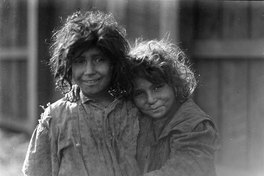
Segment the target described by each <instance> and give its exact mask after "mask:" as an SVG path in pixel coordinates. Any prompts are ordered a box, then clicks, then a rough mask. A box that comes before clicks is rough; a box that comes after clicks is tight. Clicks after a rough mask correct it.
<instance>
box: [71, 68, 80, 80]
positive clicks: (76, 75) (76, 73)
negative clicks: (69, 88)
mask: <svg viewBox="0 0 264 176" xmlns="http://www.w3.org/2000/svg"><path fill="white" fill-rule="evenodd" d="M81 73H82V69H81V68H80V67H76V66H73V67H72V79H73V80H77V79H78V78H79V77H80V76H81Z"/></svg>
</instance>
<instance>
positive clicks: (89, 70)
mask: <svg viewBox="0 0 264 176" xmlns="http://www.w3.org/2000/svg"><path fill="white" fill-rule="evenodd" d="M84 69H85V70H84V73H85V74H87V75H89V74H93V73H94V72H95V68H94V65H93V63H92V62H89V61H88V62H85V66H84Z"/></svg>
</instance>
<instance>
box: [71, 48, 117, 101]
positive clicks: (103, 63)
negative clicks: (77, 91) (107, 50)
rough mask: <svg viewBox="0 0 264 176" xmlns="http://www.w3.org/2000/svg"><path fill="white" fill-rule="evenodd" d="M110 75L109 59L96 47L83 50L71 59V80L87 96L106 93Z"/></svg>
mask: <svg viewBox="0 0 264 176" xmlns="http://www.w3.org/2000/svg"><path fill="white" fill-rule="evenodd" d="M111 77H112V66H111V62H110V59H109V58H108V57H106V56H105V55H103V53H102V52H101V51H100V50H99V49H97V48H90V49H88V50H86V51H84V52H83V53H82V54H80V55H79V56H78V57H77V58H75V59H74V61H73V64H72V78H73V81H74V82H75V83H76V84H77V85H78V86H79V87H80V88H81V90H82V92H83V93H84V94H85V95H86V96H88V97H91V98H92V97H98V96H99V97H101V96H104V95H106V94H107V91H108V88H109V85H110V82H111Z"/></svg>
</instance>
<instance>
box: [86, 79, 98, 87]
mask: <svg viewBox="0 0 264 176" xmlns="http://www.w3.org/2000/svg"><path fill="white" fill-rule="evenodd" d="M100 80H101V78H98V79H91V80H82V82H83V83H84V84H85V85H87V86H93V85H96V84H97V83H98V82H99V81H100Z"/></svg>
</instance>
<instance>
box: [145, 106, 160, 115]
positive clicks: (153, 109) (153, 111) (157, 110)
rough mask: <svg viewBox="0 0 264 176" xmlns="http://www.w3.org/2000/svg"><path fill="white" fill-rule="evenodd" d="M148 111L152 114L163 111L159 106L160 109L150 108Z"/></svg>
mask: <svg viewBox="0 0 264 176" xmlns="http://www.w3.org/2000/svg"><path fill="white" fill-rule="evenodd" d="M148 111H149V112H152V113H156V112H159V111H161V106H158V107H155V108H149V109H148Z"/></svg>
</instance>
